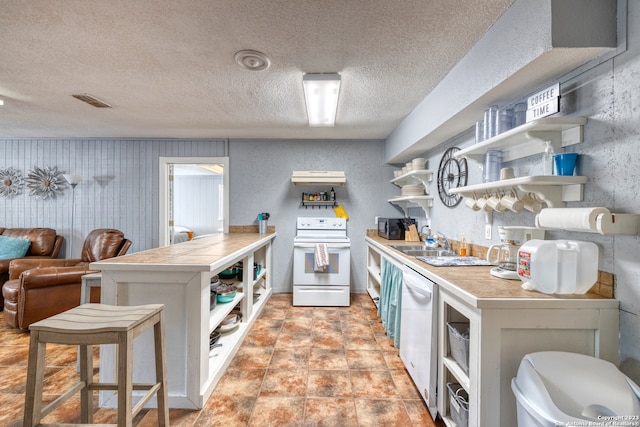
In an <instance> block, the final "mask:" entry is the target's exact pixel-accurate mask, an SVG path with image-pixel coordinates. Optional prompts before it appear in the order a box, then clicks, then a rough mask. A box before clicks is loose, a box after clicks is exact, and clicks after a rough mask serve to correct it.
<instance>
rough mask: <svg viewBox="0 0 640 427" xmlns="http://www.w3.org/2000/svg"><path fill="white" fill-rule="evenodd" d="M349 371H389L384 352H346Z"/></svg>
mask: <svg viewBox="0 0 640 427" xmlns="http://www.w3.org/2000/svg"><path fill="white" fill-rule="evenodd" d="M346 355H347V362H348V363H349V369H387V364H386V362H385V361H384V357H383V356H382V352H381V351H378V350H346Z"/></svg>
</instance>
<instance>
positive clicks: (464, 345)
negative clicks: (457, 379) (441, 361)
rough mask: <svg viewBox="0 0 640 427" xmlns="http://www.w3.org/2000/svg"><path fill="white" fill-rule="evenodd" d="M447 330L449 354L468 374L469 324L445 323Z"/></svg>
mask: <svg viewBox="0 0 640 427" xmlns="http://www.w3.org/2000/svg"><path fill="white" fill-rule="evenodd" d="M447 327H448V329H449V352H450V354H451V356H453V358H454V359H455V361H456V362H458V365H460V367H461V368H462V370H464V371H465V372H466V373H469V324H468V323H463V322H447Z"/></svg>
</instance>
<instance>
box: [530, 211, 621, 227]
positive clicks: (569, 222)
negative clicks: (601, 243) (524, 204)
mask: <svg viewBox="0 0 640 427" xmlns="http://www.w3.org/2000/svg"><path fill="white" fill-rule="evenodd" d="M600 214H606V215H611V213H610V212H609V210H608V209H607V208H555V209H554V208H548V209H542V210H541V211H540V213H539V214H538V215H536V227H538V228H556V229H564V230H573V231H592V232H597V231H598V230H597V226H596V224H597V219H598V215H600Z"/></svg>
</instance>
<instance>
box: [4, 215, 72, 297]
mask: <svg viewBox="0 0 640 427" xmlns="http://www.w3.org/2000/svg"><path fill="white" fill-rule="evenodd" d="M0 236H5V237H14V238H17V239H28V240H30V241H31V246H29V250H28V251H27V253H26V254H25V256H24V257H23V258H45V259H52V258H58V254H59V253H60V248H62V242H63V241H64V237H63V236H58V235H57V234H56V230H54V229H53V228H2V227H0ZM14 259H16V258H8V259H0V288H1V287H2V285H4V282H6V281H7V280H9V264H10V263H11V261H13V260H14ZM0 306H4V299H3V298H2V295H0Z"/></svg>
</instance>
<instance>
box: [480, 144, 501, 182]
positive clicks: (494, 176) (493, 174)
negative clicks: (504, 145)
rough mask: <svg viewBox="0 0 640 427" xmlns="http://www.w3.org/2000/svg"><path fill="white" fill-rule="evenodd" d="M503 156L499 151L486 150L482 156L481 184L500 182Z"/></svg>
mask: <svg viewBox="0 0 640 427" xmlns="http://www.w3.org/2000/svg"><path fill="white" fill-rule="evenodd" d="M502 158H503V154H502V151H500V150H487V153H486V154H485V155H484V169H483V174H482V176H483V182H493V181H499V180H500V170H501V169H502Z"/></svg>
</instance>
